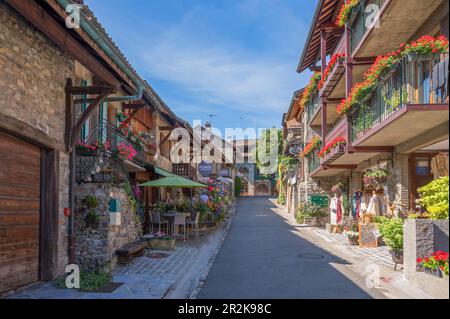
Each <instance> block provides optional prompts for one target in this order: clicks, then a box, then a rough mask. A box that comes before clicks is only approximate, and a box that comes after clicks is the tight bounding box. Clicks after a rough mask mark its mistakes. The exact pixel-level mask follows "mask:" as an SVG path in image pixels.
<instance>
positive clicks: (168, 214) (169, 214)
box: [161, 211, 191, 238]
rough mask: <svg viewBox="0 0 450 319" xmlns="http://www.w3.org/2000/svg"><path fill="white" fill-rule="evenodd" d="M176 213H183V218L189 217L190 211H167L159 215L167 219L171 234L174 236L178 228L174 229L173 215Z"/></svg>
mask: <svg viewBox="0 0 450 319" xmlns="http://www.w3.org/2000/svg"><path fill="white" fill-rule="evenodd" d="M176 214H184V215H185V218H190V217H191V213H181V212H177V211H168V212H164V213H161V217H164V218H166V219H167V220H168V221H169V224H170V229H172V233H171V235H172V236H173V237H174V238H175V237H176V236H177V235H178V230H177V229H175V215H176Z"/></svg>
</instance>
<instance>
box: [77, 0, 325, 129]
mask: <svg viewBox="0 0 450 319" xmlns="http://www.w3.org/2000/svg"><path fill="white" fill-rule="evenodd" d="M85 3H86V4H87V5H88V6H89V7H90V9H91V10H92V11H93V12H94V13H95V15H96V16H97V18H98V19H99V21H100V22H101V23H102V25H103V26H104V27H105V28H106V30H107V31H108V33H109V34H110V35H111V37H112V38H113V40H114V41H115V42H116V44H117V45H118V46H119V47H120V49H121V50H122V51H123V53H124V54H125V55H126V57H127V58H128V60H129V61H130V62H131V64H132V65H133V67H134V68H135V69H136V70H137V71H138V73H139V74H140V75H141V76H142V77H143V78H145V79H146V80H147V81H148V82H149V83H150V85H151V86H152V87H153V88H154V89H155V90H156V92H157V93H158V94H159V95H160V96H161V98H162V99H163V100H164V101H165V102H166V103H167V104H168V105H169V107H170V108H171V109H172V110H173V111H174V112H175V113H176V114H177V115H178V116H180V117H182V118H184V119H185V120H188V121H189V122H190V123H191V124H192V121H193V120H195V119H196V120H201V121H202V122H204V121H207V120H208V119H209V117H208V115H209V114H214V115H216V116H215V117H214V118H213V123H214V124H213V125H214V126H215V127H217V128H219V129H221V130H223V129H224V128H226V127H242V128H247V127H255V126H256V127H257V128H263V127H272V126H276V127H279V126H280V125H281V117H282V114H283V112H285V111H286V110H287V109H288V107H289V104H290V102H291V98H292V94H293V92H294V91H295V90H297V89H299V88H301V87H304V86H305V85H306V84H307V82H308V80H309V76H310V74H308V72H304V73H303V74H301V75H300V74H298V73H297V72H296V67H297V64H298V60H299V56H300V53H301V50H302V47H303V45H304V43H305V39H306V36H307V34H308V31H309V25H310V23H311V19H312V16H313V13H314V8H315V6H316V3H317V0H239V1H238V0H127V1H124V0H87V1H85Z"/></svg>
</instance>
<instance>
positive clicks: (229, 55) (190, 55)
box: [142, 33, 296, 111]
mask: <svg viewBox="0 0 450 319" xmlns="http://www.w3.org/2000/svg"><path fill="white" fill-rule="evenodd" d="M240 51H241V50H239V49H236V50H233V48H228V47H227V48H224V47H220V46H210V45H209V44H205V43H200V42H196V41H195V40H193V39H188V38H185V37H183V34H182V33H179V34H173V33H172V34H171V36H170V37H169V38H167V37H165V38H164V39H163V40H161V41H160V42H157V43H154V44H153V45H152V46H151V47H149V48H148V50H146V51H145V52H143V53H142V54H143V59H144V63H145V66H146V68H147V71H148V72H149V73H150V74H151V75H152V77H156V78H159V79H162V80H166V81H170V82H173V83H175V84H177V85H179V86H180V87H181V88H183V90H186V91H188V92H190V93H191V94H193V96H195V97H196V98H198V99H200V100H202V101H203V102H208V103H212V104H216V105H226V106H228V107H231V108H235V109H240V108H242V107H245V108H247V110H248V111H252V110H283V109H285V108H286V102H287V94H289V91H290V90H291V88H292V87H293V86H294V81H296V79H295V77H296V75H295V70H293V69H292V65H289V64H283V63H281V62H280V61H275V60H271V59H270V58H264V57H263V56H260V55H257V56H255V55H250V54H249V53H246V52H242V51H241V52H240Z"/></svg>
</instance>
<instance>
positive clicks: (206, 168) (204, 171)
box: [198, 161, 213, 177]
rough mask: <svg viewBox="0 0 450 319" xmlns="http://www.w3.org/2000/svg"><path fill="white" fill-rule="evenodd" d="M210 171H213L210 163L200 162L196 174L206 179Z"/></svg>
mask: <svg viewBox="0 0 450 319" xmlns="http://www.w3.org/2000/svg"><path fill="white" fill-rule="evenodd" d="M212 171H213V164H212V163H208V162H205V161H201V163H200V164H198V172H199V173H200V175H202V176H203V177H208V176H209V175H211V173H212Z"/></svg>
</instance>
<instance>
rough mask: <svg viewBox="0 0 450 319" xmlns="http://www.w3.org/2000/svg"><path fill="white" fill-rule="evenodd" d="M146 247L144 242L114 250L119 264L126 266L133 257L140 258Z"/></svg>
mask: <svg viewBox="0 0 450 319" xmlns="http://www.w3.org/2000/svg"><path fill="white" fill-rule="evenodd" d="M146 247H147V242H146V241H136V242H134V243H131V244H128V245H125V246H123V247H122V248H119V249H117V250H116V254H117V256H118V260H117V261H118V262H119V264H128V263H130V262H131V260H132V259H133V257H142V256H144V254H145V248H146Z"/></svg>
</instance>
